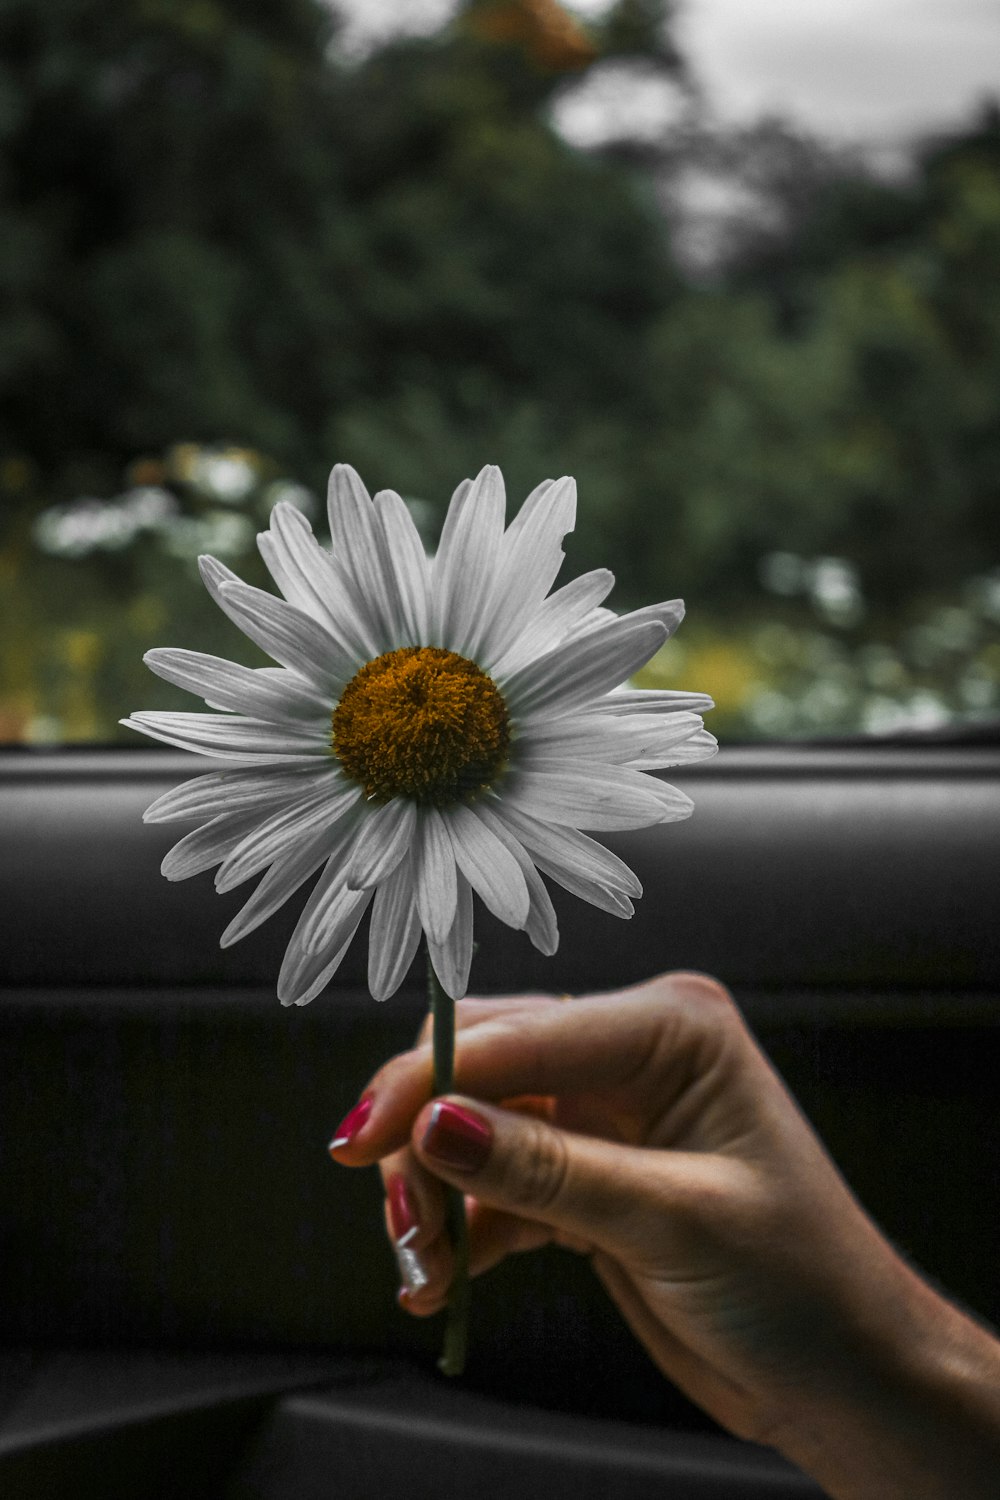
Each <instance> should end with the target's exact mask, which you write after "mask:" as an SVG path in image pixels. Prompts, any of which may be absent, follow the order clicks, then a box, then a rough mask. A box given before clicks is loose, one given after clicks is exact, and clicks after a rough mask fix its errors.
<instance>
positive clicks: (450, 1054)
mask: <svg viewBox="0 0 1000 1500" xmlns="http://www.w3.org/2000/svg"><path fill="white" fill-rule="evenodd" d="M427 999H428V1002H429V1004H430V1010H431V1017H432V1020H433V1042H434V1095H435V1097H437V1096H438V1095H440V1094H450V1093H451V1091H452V1089H453V1088H454V1084H455V1002H454V1000H453V999H452V998H451V996H450V995H446V994H445V992H444V990H443V989H442V987H441V981H440V980H439V979H438V977H437V975H436V974H435V972H434V965H433V963H432V962H431V956H430V953H428V954H427ZM445 1192H446V1195H447V1196H446V1199H445V1224H446V1227H447V1230H448V1238H449V1239H450V1241H451V1247H452V1252H453V1254H454V1257H455V1271H454V1275H453V1276H452V1280H451V1287H450V1288H449V1291H448V1308H447V1313H446V1318H447V1321H446V1323H445V1330H444V1348H443V1349H442V1351H441V1358H440V1359H439V1360H438V1369H439V1370H440V1371H441V1372H442V1374H444V1375H461V1373H462V1371H463V1370H464V1369H465V1351H466V1346H467V1344H468V1332H469V1237H468V1231H467V1228H466V1223H465V1195H464V1193H461V1192H459V1190H458V1188H453V1187H449V1188H446V1189H445Z"/></svg>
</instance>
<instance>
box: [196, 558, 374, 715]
mask: <svg viewBox="0 0 1000 1500" xmlns="http://www.w3.org/2000/svg"><path fill="white" fill-rule="evenodd" d="M220 592H221V594H222V598H223V599H224V600H225V602H226V605H227V610H228V613H229V615H230V616H231V617H232V619H233V620H235V622H236V624H237V625H238V626H239V627H240V629H241V630H242V631H243V634H244V635H247V636H249V637H250V639H251V640H252V641H254V642H255V643H256V644H257V645H258V646H260V647H261V649H262V650H263V651H266V652H267V654H268V656H270V657H273V658H274V660H275V661H277V662H280V663H281V665H282V666H283V667H290V668H291V669H292V671H293V672H298V673H299V674H300V675H301V676H302V677H305V678H306V679H307V680H308V681H309V682H313V683H315V684H316V686H317V687H318V688H319V689H320V690H321V691H322V692H324V693H326V694H329V696H330V697H332V698H338V697H339V696H340V694H341V693H342V692H343V690H344V688H345V686H346V685H347V683H349V682H350V680H351V678H352V677H353V676H354V674H355V672H356V671H357V670H358V659H357V657H356V656H354V655H353V654H352V653H351V652H349V651H347V650H345V648H344V647H343V646H342V645H341V644H338V642H337V641H335V640H334V638H333V636H332V635H331V634H330V633H329V631H328V630H325V629H324V628H323V626H322V625H320V624H319V623H318V621H316V620H314V619H313V618H312V616H311V615H307V614H306V613H305V612H304V611H303V610H301V609H296V608H295V606H294V604H287V603H286V602H285V601H284V600H283V599H276V598H275V596H274V595H273V594H268V593H266V592H265V591H264V589H255V588H252V587H251V586H250V584H248V583H240V581H239V579H237V580H236V581H235V582H234V583H224V584H222V585H221V590H220Z"/></svg>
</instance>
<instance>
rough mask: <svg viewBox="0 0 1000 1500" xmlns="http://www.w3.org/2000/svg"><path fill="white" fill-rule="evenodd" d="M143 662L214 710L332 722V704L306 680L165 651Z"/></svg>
mask: <svg viewBox="0 0 1000 1500" xmlns="http://www.w3.org/2000/svg"><path fill="white" fill-rule="evenodd" d="M143 661H144V662H145V663H146V665H147V667H149V669H150V671H152V672H155V673H156V675H157V676H158V677H162V678H164V679H165V680H166V681H167V682H173V683H175V684H176V686H177V687H181V688H184V689H186V691H188V692H190V693H198V694H199V695H200V696H201V697H202V698H204V700H205V702H206V703H207V704H208V706H209V708H221V709H226V710H230V711H232V712H234V713H242V714H252V715H253V716H254V717H255V718H264V719H307V720H308V719H317V720H329V718H330V713H331V710H332V707H333V705H332V703H331V701H330V699H329V697H327V696H324V695H323V694H320V693H317V691H316V689H315V688H313V687H311V686H310V684H309V683H307V682H306V681H305V679H304V678H301V677H299V676H298V675H297V674H295V673H293V672H288V671H285V670H284V669H281V668H279V669H278V670H277V671H275V670H274V669H273V668H270V667H264V668H257V669H254V668H252V667H242V666H239V665H238V663H236V662H232V661H225V660H224V659H223V658H222V657H221V656H208V655H206V654H205V653H204V652H203V651H186V650H183V649H181V648H178V647H166V646H160V647H157V648H156V649H155V650H153V651H147V652H146V654H145V656H144V657H143Z"/></svg>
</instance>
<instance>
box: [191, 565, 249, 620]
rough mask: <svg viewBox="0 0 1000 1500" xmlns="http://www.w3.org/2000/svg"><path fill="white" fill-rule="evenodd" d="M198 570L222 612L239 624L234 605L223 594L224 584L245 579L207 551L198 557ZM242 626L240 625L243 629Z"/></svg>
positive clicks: (240, 581)
mask: <svg viewBox="0 0 1000 1500" xmlns="http://www.w3.org/2000/svg"><path fill="white" fill-rule="evenodd" d="M198 572H199V573H200V574H201V581H202V583H203V584H204V585H205V587H206V589H207V590H208V592H209V593H210V594H211V596H212V598H213V599H214V600H215V602H216V604H217V605H218V606H219V608H220V609H221V610H222V613H223V614H224V615H228V616H229V618H230V619H231V620H233V621H234V623H235V624H237V625H239V623H240V622H239V620H237V619H236V616H235V615H234V614H233V610H232V605H231V604H230V603H229V601H228V600H227V599H226V598H225V597H224V596H223V593H222V585H223V584H224V583H242V581H243V580H242V579H241V578H238V577H237V575H236V574H235V573H234V572H233V570H232V568H227V567H226V565H225V563H221V562H220V561H219V559H218V558H217V557H210V556H209V555H208V554H207V553H203V554H202V556H201V557H199V559H198ZM242 628H243V627H242V626H240V629H241V630H242Z"/></svg>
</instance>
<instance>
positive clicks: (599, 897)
mask: <svg viewBox="0 0 1000 1500" xmlns="http://www.w3.org/2000/svg"><path fill="white" fill-rule="evenodd" d="M508 811H509V809H506V808H505V809H504V812H505V815H506V814H507V812H508ZM564 831H565V830H564ZM529 848H531V846H530V845H529ZM605 852H607V851H605ZM531 857H532V859H533V860H534V861H535V863H536V864H537V866H538V868H539V869H540V870H541V871H543V873H544V874H546V875H548V876H549V877H550V879H552V880H554V881H555V882H556V884H557V885H561V886H562V887H563V889H564V890H567V891H569V893H570V895H572V896H578V897H579V898H580V900H581V901H587V902H589V904H590V905H591V906H597V907H599V908H600V909H601V911H606V912H610V913H611V915H612V916H613V917H622V918H627V917H631V916H632V915H633V913H634V911H635V907H634V906H633V905H632V902H631V900H630V899H629V897H628V896H626V895H624V894H623V893H622V891H621V890H620V889H619V888H618V887H615V886H610V885H604V884H602V883H601V882H600V881H599V880H597V879H595V878H593V876H590V875H587V874H585V873H583V867H582V865H581V862H580V861H579V860H578V859H577V857H576V854H575V852H574V853H571V855H570V856H569V857H564V856H563V855H562V854H561V852H558V851H553V850H551V849H543V848H541V847H537V848H531Z"/></svg>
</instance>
